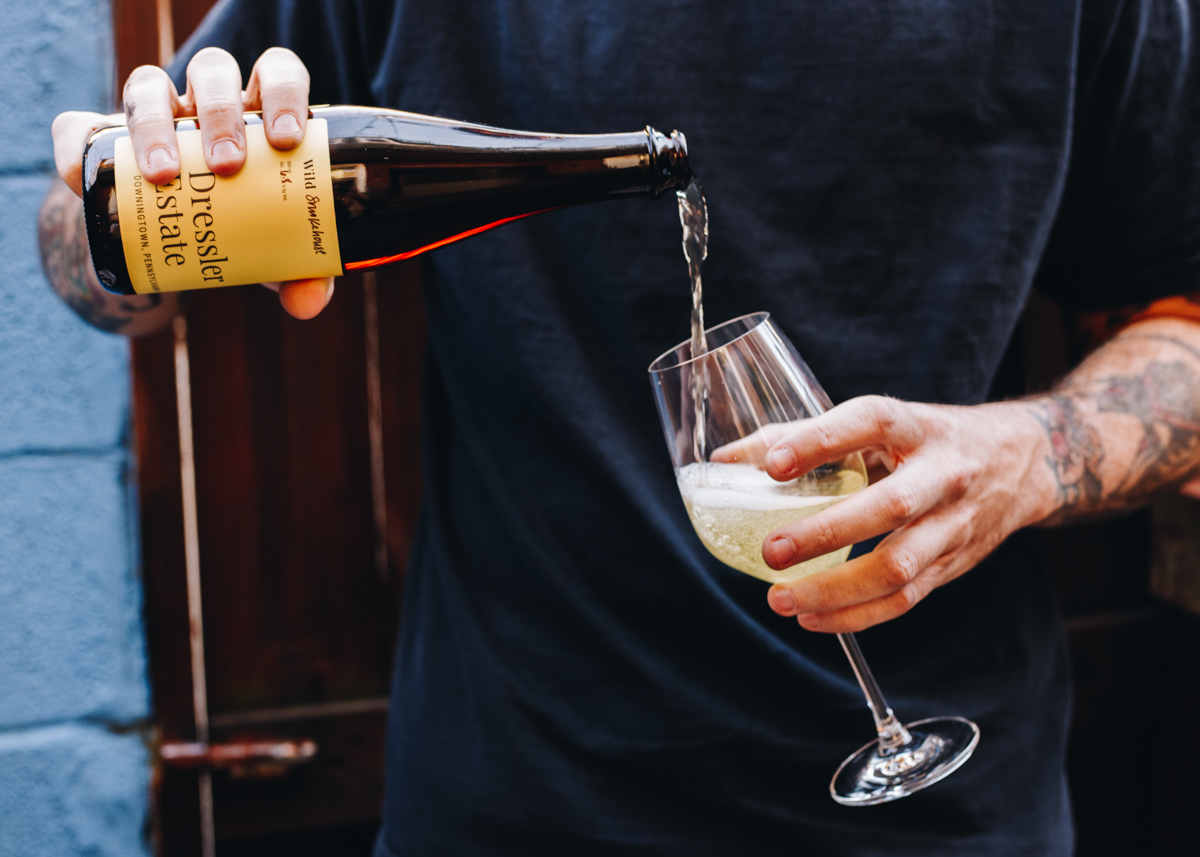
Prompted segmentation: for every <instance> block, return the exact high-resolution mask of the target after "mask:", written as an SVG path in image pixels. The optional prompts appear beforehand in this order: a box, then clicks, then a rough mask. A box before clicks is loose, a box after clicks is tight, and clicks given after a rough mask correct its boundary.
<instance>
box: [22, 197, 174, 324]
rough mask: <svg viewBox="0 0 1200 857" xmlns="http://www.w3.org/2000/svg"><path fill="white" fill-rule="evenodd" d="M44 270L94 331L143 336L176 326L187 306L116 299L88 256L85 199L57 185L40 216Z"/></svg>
mask: <svg viewBox="0 0 1200 857" xmlns="http://www.w3.org/2000/svg"><path fill="white" fill-rule="evenodd" d="M38 245H39V247H40V249H41V255H42V268H43V270H45V272H46V278H47V279H48V280H49V281H50V286H51V288H52V289H54V293H55V294H57V295H58V296H59V297H60V298H62V300H63V302H64V303H66V305H67V306H69V307H70V308H71V309H73V310H74V311H75V312H76V314H78V315H79V317H80V318H82V319H83V320H84V321H86V322H87V323H88V324H90V325H92V326H93V327H98V328H100V329H101V330H104V331H108V332H109V333H122V334H125V335H126V336H144V335H146V334H148V333H154V332H156V331H159V330H162V329H164V328H166V327H168V326H170V324H171V320H172V319H173V318H175V316H176V315H178V314H179V313H180V312H181V311H182V310H183V309H184V306H185V300H184V299H183V297H182V296H180V295H178V294H161V295H129V296H126V295H114V294H112V293H111V292H108V291H105V290H104V289H103V288H102V287H101V285H100V283H99V281H98V280H97V279H96V272H95V270H94V269H93V268H92V261H91V257H90V256H89V255H88V246H87V234H86V233H85V231H84V224H83V200H81V199H80V198H79V197H78V196H76V195H75V194H74V193H73V192H72V191H71V189H70V188H69V187H67V186H66V185H65V184H63V183H62V182H59V181H56V182H54V183H53V185H52V186H51V188H50V192H49V193H47V194H46V201H45V202H44V203H42V210H41V212H40V213H39V214H38Z"/></svg>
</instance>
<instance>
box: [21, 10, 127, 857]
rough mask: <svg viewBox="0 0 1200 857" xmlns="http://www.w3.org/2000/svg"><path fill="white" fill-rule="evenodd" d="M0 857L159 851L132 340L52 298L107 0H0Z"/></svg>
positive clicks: (95, 87)
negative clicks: (152, 811) (138, 528)
mask: <svg viewBox="0 0 1200 857" xmlns="http://www.w3.org/2000/svg"><path fill="white" fill-rule="evenodd" d="M0 21H3V22H4V26H3V27H2V28H0V99H2V102H0V261H2V263H3V264H0V857H43V855H45V857H74V855H88V857H108V855H114V857H116V855H120V857H130V855H140V854H146V853H147V846H146V842H145V834H144V830H145V827H146V821H147V807H148V788H149V758H148V754H147V751H146V747H145V743H144V724H145V722H146V718H147V717H148V713H149V699H148V691H147V686H146V669H145V655H144V641H143V636H142V629H141V620H140V616H141V595H140V586H139V582H138V579H137V571H136V565H137V562H136V541H135V540H134V538H133V532H134V517H133V515H132V506H131V495H130V489H129V474H130V459H129V452H128V447H127V444H126V441H125V434H126V430H127V425H128V412H129V376H128V375H129V373H128V344H127V343H126V342H125V341H124V340H123V339H121V338H119V337H116V336H111V335H108V334H104V333H100V332H98V331H95V330H92V329H91V328H89V327H88V326H86V325H85V324H84V323H83V322H81V321H79V320H78V319H77V318H76V317H75V316H74V314H73V313H71V311H70V310H68V309H67V308H66V307H65V306H63V305H62V304H61V303H59V301H58V299H57V298H56V297H55V296H54V295H53V294H52V293H51V291H50V289H49V288H48V286H47V284H46V282H45V280H44V278H43V276H42V272H41V268H40V265H39V263H38V251H37V226H36V217H37V211H38V208H39V206H40V205H41V201H42V197H43V196H44V194H45V191H46V188H47V187H48V186H49V183H50V182H51V181H52V180H55V179H53V153H52V149H51V145H50V135H49V129H50V122H51V120H52V119H53V118H54V116H55V115H56V114H57V113H58V112H59V111H61V110H66V109H84V110H105V109H107V108H108V106H109V104H110V103H111V93H110V89H111V78H112V73H111V64H112V56H111V54H112V50H111V44H112V35H111V25H110V22H109V10H108V4H107V2H106V0H52V2H31V0H0Z"/></svg>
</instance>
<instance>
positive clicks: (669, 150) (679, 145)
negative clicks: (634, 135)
mask: <svg viewBox="0 0 1200 857" xmlns="http://www.w3.org/2000/svg"><path fill="white" fill-rule="evenodd" d="M646 136H647V137H648V138H649V141H650V164H651V166H652V168H653V170H654V195H655V196H658V195H659V194H660V193H662V192H663V191H664V190H683V189H684V188H686V187H687V186H688V183H689V182H691V180H692V168H691V165H690V164H689V163H688V151H687V137H685V136H683V134H682V133H681V132H679V131H672V132H671V136H670V137H668V136H666V135H665V134H663V133H661V132H659V131H655V130H654V129H653V128H651V127H650V126H649V125H647V126H646Z"/></svg>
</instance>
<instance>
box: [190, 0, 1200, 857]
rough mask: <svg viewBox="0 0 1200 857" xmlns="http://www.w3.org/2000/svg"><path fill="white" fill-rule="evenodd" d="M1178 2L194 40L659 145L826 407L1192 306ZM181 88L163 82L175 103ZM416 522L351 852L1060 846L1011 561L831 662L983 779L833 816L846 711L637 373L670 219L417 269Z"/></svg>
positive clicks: (352, 21)
mask: <svg viewBox="0 0 1200 857" xmlns="http://www.w3.org/2000/svg"><path fill="white" fill-rule="evenodd" d="M1189 9H1190V5H1189V4H1187V3H1182V2H1169V0H1126V2H1123V3H1121V2H1105V3H1096V4H1094V5H1093V4H1091V3H1086V4H1082V3H1081V2H1065V1H1064V2H1053V1H1052V0H987V2H985V0H960V1H959V2H952V3H951V2H931V0H926V2H919V1H918V0H841V2H836V3H822V2H782V1H780V2H758V0H745V2H740V3H720V2H700V0H638V2H631V0H603V2H599V0H595V2H585V0H470V2H467V0H427V2H415V0H395V2H379V3H370V2H367V0H361V2H355V0H324V2H319V0H309V1H308V2H304V1H303V0H226V2H223V3H221V4H220V5H219V6H218V7H217V8H216V10H215V11H214V12H213V13H212V15H210V17H209V18H208V19H207V21H206V23H205V24H204V25H203V26H202V27H201V30H200V32H199V33H198V34H197V36H196V37H195V38H194V39H193V40H192V41H191V42H189V43H188V45H187V46H185V48H184V49H183V51H182V52H181V57H180V59H179V60H178V61H177V64H176V72H177V73H176V79H177V80H180V78H181V74H180V73H181V71H182V67H183V63H184V62H185V61H186V59H187V58H188V57H189V56H190V55H191V54H192V53H194V52H195V51H196V50H198V49H199V48H200V47H202V46H205V45H210V44H211V45H219V46H222V47H225V48H227V49H229V50H230V51H232V52H233V53H234V54H235V55H236V56H237V57H238V59H239V60H240V61H241V62H242V64H243V68H244V69H245V70H246V73H247V74H248V70H249V68H250V66H251V64H252V63H253V61H254V59H255V57H256V56H257V55H258V53H260V52H261V51H262V50H263V49H265V48H266V47H268V46H270V45H273V44H283V45H287V46H289V47H291V48H293V49H294V50H296V52H297V53H299V55H300V56H301V58H302V59H304V61H305V62H306V63H307V64H308V66H309V68H310V69H311V71H312V78H313V100H314V101H315V102H335V103H336V102H347V103H361V104H380V105H386V106H389V107H395V108H401V109H406V110H411V111H416V112H422V113H430V114H436V115H441V116H447V117H452V118H457V119H465V120H470V121H474V122H482V123H488V124H492V125H497V126H501V127H509V128H517V129H525V130H534V131H548V132H566V133H589V132H607V131H630V130H634V129H637V128H641V127H642V126H644V125H646V124H651V125H653V126H654V127H655V128H658V129H660V130H663V131H668V132H669V131H670V130H671V129H676V128H677V129H679V130H681V131H683V132H684V133H686V134H687V137H688V140H689V145H690V151H691V162H692V165H693V167H694V168H695V170H696V172H697V173H698V174H699V176H700V178H701V180H702V181H703V182H704V186H705V188H706V191H707V195H708V202H709V211H710V215H711V245H710V251H709V260H708V263H707V266H706V268H705V285H706V289H705V292H706V294H705V302H706V309H707V312H708V316H707V317H708V319H709V320H710V322H711V323H716V322H719V321H721V320H724V319H728V318H731V317H733V316H737V315H741V314H743V313H747V312H753V311H758V310H767V311H769V312H770V313H771V314H772V315H773V316H774V318H775V320H776V321H777V322H778V323H779V324H780V326H781V327H782V329H783V330H784V331H786V333H787V334H788V336H789V337H791V339H792V340H793V341H794V342H795V344H796V346H797V347H798V349H799V350H800V352H801V353H802V354H803V355H804V356H805V357H806V359H807V360H808V362H809V364H810V365H811V366H812V368H813V370H814V371H815V373H816V375H817V377H819V378H820V379H821V380H822V382H823V383H824V385H825V387H826V389H827V390H828V392H829V394H830V395H831V396H832V398H833V399H834V400H835V401H840V400H844V399H847V398H850V397H852V396H856V395H860V394H865V393H880V394H887V395H891V396H897V397H900V398H904V399H911V400H919V401H927V402H943V403H958V404H972V403H977V402H980V401H983V400H984V399H985V397H986V396H987V393H988V390H989V386H990V384H991V382H992V380H993V376H994V374H995V372H996V368H997V365H998V363H999V361H1000V357H1001V354H1002V352H1003V350H1004V347H1005V344H1006V342H1007V341H1008V339H1009V337H1010V335H1011V333H1012V331H1013V328H1014V325H1015V323H1016V320H1017V318H1018V315H1019V314H1020V312H1021V309H1022V306H1023V305H1024V303H1025V300H1026V298H1027V296H1028V294H1029V291H1030V289H1031V288H1032V287H1033V286H1034V284H1035V281H1036V283H1037V285H1038V287H1039V288H1041V289H1043V290H1044V291H1046V292H1048V293H1050V294H1051V295H1053V296H1055V297H1057V298H1059V299H1060V300H1063V301H1065V302H1068V303H1071V304H1074V305H1078V306H1111V305H1124V304H1131V303H1136V302H1141V301H1145V300H1148V299H1150V298H1153V297H1157V296H1161V295H1164V294H1170V293H1176V292H1180V291H1184V290H1187V289H1190V288H1192V287H1193V283H1194V281H1195V278H1196V276H1197V270H1198V257H1197V252H1198V251H1200V204H1198V202H1197V200H1198V197H1197V191H1198V187H1197V185H1198V183H1200V175H1198V171H1197V170H1196V164H1197V163H1198V162H1200V159H1198V155H1200V133H1198V132H1200V127H1198V126H1200V120H1198V117H1197V110H1198V105H1200V99H1198V98H1197V91H1196V90H1197V74H1196V70H1195V68H1194V64H1193V63H1192V50H1193V44H1192V41H1191V29H1190V21H1189V18H1188V15H1189V14H1190V13H1189ZM180 83H182V81H181V80H180ZM425 259H426V261H425V273H426V276H425V283H426V292H427V293H426V300H427V305H428V313H429V324H430V334H431V336H430V346H429V354H428V361H427V372H426V387H425V406H424V407H425V409H424V421H425V435H424V468H425V479H426V483H425V484H426V486H427V488H426V495H425V504H424V515H423V518H422V522H421V525H420V529H419V533H418V537H417V541H416V545H415V547H414V549H413V555H412V558H411V565H410V572H409V578H408V584H407V590H406V594H405V600H404V615H403V620H402V631H401V640H400V644H399V653H398V658H397V666H396V675H395V682H394V696H393V705H392V708H391V713H390V718H391V719H390V733H389V745H388V757H387V797H386V806H385V813H384V814H385V820H384V827H383V829H382V832H381V834H380V841H379V845H378V851H377V853H378V855H380V857H393V856H394V855H403V857H414V855H523V856H524V855H533V854H537V855H541V854H553V855H591V854H596V855H610V854H629V855H689V857H703V855H734V854H737V855H741V854H747V855H755V857H771V855H785V854H786V855H796V854H808V855H853V857H863V855H875V854H879V855H883V854H888V855H955V856H956V857H962V855H996V857H1011V855H1017V854H1021V855H1066V854H1069V853H1070V851H1071V825H1070V815H1069V806H1068V802H1067V797H1066V790H1065V786H1064V778H1063V750H1064V739H1065V733H1066V724H1067V714H1068V677H1067V671H1066V659H1065V655H1064V646H1063V634H1062V629H1061V625H1060V622H1059V620H1058V618H1057V616H1056V613H1055V607H1054V603H1053V597H1052V593H1051V588H1050V585H1049V582H1048V579H1047V572H1046V569H1045V567H1044V565H1043V562H1042V560H1041V558H1040V556H1039V554H1038V552H1037V551H1036V549H1035V547H1034V544H1033V540H1032V538H1031V537H1030V536H1029V535H1028V534H1022V533H1018V534H1017V535H1015V536H1013V537H1012V538H1010V539H1009V540H1008V541H1007V542H1006V543H1005V544H1004V545H1003V546H1001V547H1000V548H999V549H998V550H997V551H996V553H995V554H994V555H993V556H991V557H990V558H988V559H987V560H986V561H984V562H983V563H982V564H981V565H980V566H979V567H978V568H976V569H975V570H973V571H972V572H970V573H969V574H967V575H965V576H964V577H962V578H960V579H959V580H956V581H954V582H953V583H951V584H949V585H947V586H944V587H942V588H940V589H938V590H936V591H934V592H933V593H931V594H930V595H929V597H928V598H926V599H925V600H924V601H923V602H922V603H920V604H919V605H917V607H915V608H914V609H913V610H912V611H911V612H910V613H908V614H907V615H905V616H903V617H901V618H899V619H896V620H894V621H892V622H889V623H887V624H885V625H882V626H880V627H877V628H873V629H870V630H868V631H866V632H864V633H863V634H861V635H860V641H861V644H862V647H863V649H864V651H865V652H866V655H867V657H868V659H869V660H870V662H871V665H872V667H873V668H874V671H875V673H876V675H877V677H878V678H879V680H880V682H881V684H882V686H883V688H884V691H885V693H887V694H888V696H889V700H890V702H891V704H892V706H893V707H894V708H895V709H896V711H897V712H898V713H899V714H900V715H901V716H902V717H903V718H905V719H907V720H915V719H918V718H923V717H929V716H934V715H943V714H957V715H964V716H966V717H969V718H971V719H973V720H975V721H976V722H977V723H978V724H979V725H980V727H981V729H982V740H981V743H980V745H979V748H978V750H977V751H976V754H975V756H974V758H972V759H971V761H970V762H968V763H967V765H966V766H965V767H964V768H962V769H961V770H960V771H958V772H957V773H955V774H954V775H953V776H952V777H951V778H949V779H948V780H946V781H945V782H943V783H941V784H939V785H936V786H934V787H932V788H930V789H928V790H927V791H925V792H922V793H921V794H919V795H916V796H914V797H911V798H907V799H905V800H903V801H901V802H898V803H895V804H890V805H885V806H881V807H875V808H867V809H862V808H859V809H849V808H844V807H841V806H838V805H837V804H835V803H834V802H833V801H832V800H830V797H829V793H828V783H829V779H830V777H831V775H832V774H833V771H834V769H835V768H836V767H837V765H838V763H839V762H840V761H841V760H842V759H843V758H844V757H845V756H846V755H847V754H849V753H850V752H851V751H853V750H854V749H856V748H857V747H858V746H860V745H861V744H863V743H865V742H866V741H867V740H869V739H870V738H871V736H872V734H873V731H872V723H871V719H870V716H869V714H868V711H867V709H866V707H865V705H864V703H863V699H862V696H861V695H860V693H859V691H858V688H857V686H856V685H855V682H854V679H853V676H852V674H851V672H850V669H849V666H848V664H847V662H846V660H845V658H844V656H843V655H842V652H841V651H840V649H839V647H838V645H837V642H836V640H835V639H834V638H833V637H831V636H825V635H819V634H811V633H808V632H806V631H804V630H803V629H801V628H800V627H799V626H797V625H796V623H795V622H794V621H793V620H789V619H783V618H780V617H778V616H776V615H775V614H773V613H772V612H771V611H770V610H769V609H768V608H767V604H766V599H765V594H766V588H767V587H766V585H765V584H763V583H761V582H759V581H757V580H754V579H752V578H749V577H746V576H743V575H741V574H739V573H737V572H735V571H732V570H730V569H728V568H726V567H725V566H723V565H721V564H720V563H719V562H717V561H716V560H714V559H713V558H712V557H710V556H709V555H708V554H707V553H706V552H705V550H704V548H703V547H702V546H701V544H700V542H699V540H698V539H697V538H696V536H695V535H694V534H693V532H692V529H691V526H690V525H689V523H688V519H687V516H686V514H685V511H684V508H683V504H682V502H681V501H680V498H679V495H678V493H677V491H676V488H675V482H674V479H673V476H672V472H671V465H670V461H669V459H668V457H667V451H666V449H665V448H664V445H663V442H662V435H661V431H660V429H659V425H658V422H657V417H656V414H655V410H654V404H653V401H652V399H651V396H650V391H649V387H648V384H647V378H646V367H647V365H648V364H649V363H650V361H651V360H652V359H653V358H654V357H655V356H656V355H658V354H659V353H660V352H662V351H664V350H666V349H667V348H669V347H671V346H672V345H674V344H675V343H676V342H678V341H680V340H682V339H684V338H685V336H686V335H687V324H688V307H689V295H688V288H687V279H686V267H685V265H684V262H683V258H682V254H681V250H680V228H679V223H678V219H677V216H676V212H675V203H674V200H673V199H672V198H670V197H667V198H664V199H660V200H658V201H657V202H651V201H648V200H632V201H624V202H619V203H613V202H610V203H604V204H601V205H593V206H585V207H580V208H577V209H571V210H565V211H558V212H553V213H550V214H546V215H542V216H539V217H536V218H531V219H529V220H526V221H522V222H519V223H515V224H512V225H510V226H507V227H505V228H504V229H500V230H496V231H494V232H491V233H488V234H486V235H482V236H479V237H476V238H473V239H471V240H470V241H467V242H464V243H462V244H458V245H455V246H453V247H449V248H446V249H443V250H439V251H437V252H436V253H433V254H431V255H429V256H427V257H425Z"/></svg>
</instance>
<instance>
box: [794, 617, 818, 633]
mask: <svg viewBox="0 0 1200 857" xmlns="http://www.w3.org/2000/svg"><path fill="white" fill-rule="evenodd" d="M796 621H797V622H799V623H800V626H801V627H802V628H807V629H808V630H810V631H811V630H812V629H813V628H814V627H816V626H817V624H818V622H817V614H816V613H800V614H799V615H797V616H796Z"/></svg>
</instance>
